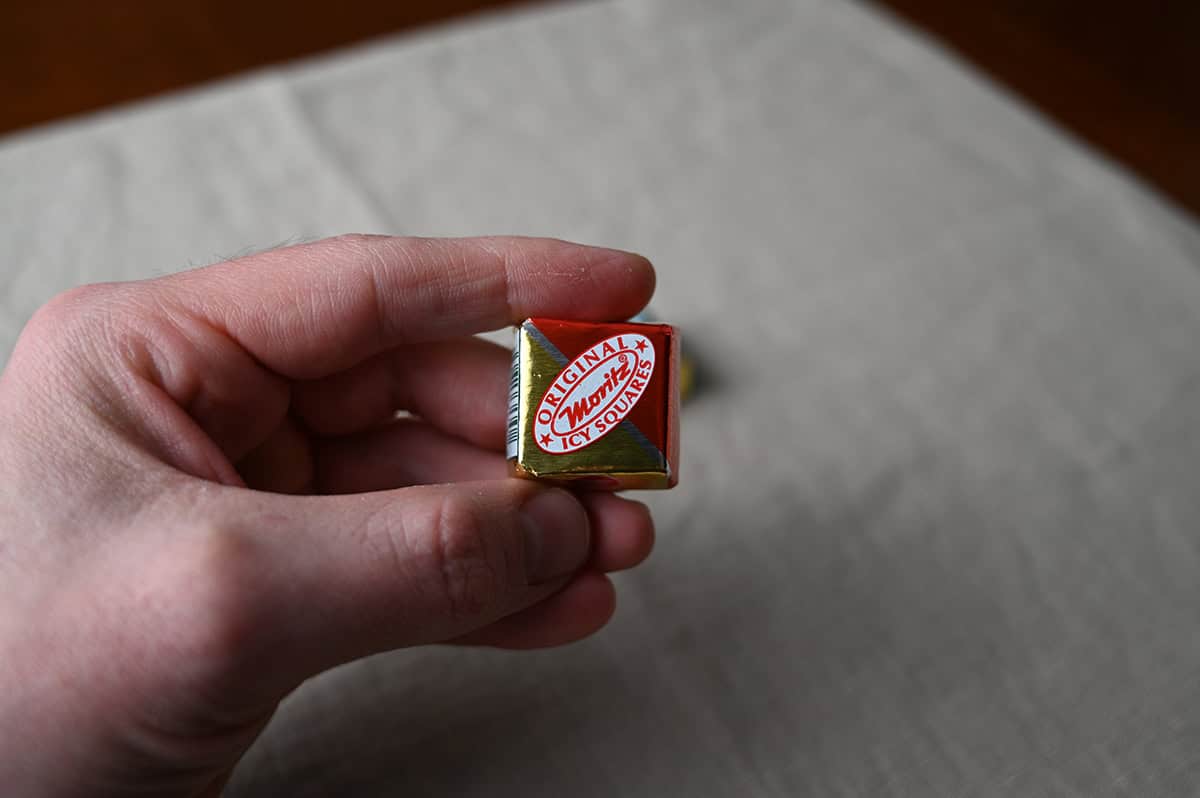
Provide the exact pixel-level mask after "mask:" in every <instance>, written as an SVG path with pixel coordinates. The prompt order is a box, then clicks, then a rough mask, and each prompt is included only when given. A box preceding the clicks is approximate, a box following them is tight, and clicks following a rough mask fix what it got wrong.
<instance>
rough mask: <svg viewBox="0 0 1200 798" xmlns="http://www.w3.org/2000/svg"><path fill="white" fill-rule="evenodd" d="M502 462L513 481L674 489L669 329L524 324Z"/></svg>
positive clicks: (675, 395) (673, 351)
mask: <svg viewBox="0 0 1200 798" xmlns="http://www.w3.org/2000/svg"><path fill="white" fill-rule="evenodd" d="M507 454H508V461H509V467H510V470H511V471H512V473H513V474H514V475H516V476H520V477H526V478H531V479H546V480H553V481H561V482H568V481H569V482H571V483H573V484H576V485H580V486H584V487H588V488H599V489H608V490H621V489H626V488H670V487H673V486H674V485H675V484H676V483H677V482H678V481H679V465H678V463H679V335H678V333H677V332H676V331H675V328H673V327H671V326H670V325H668V324H643V323H635V322H616V323H606V324H593V323H586V322H573V321H557V320H553V319H527V320H525V321H524V322H523V323H522V324H521V326H520V327H518V328H517V337H516V342H515V344H514V346H513V359H512V380H511V382H510V384H509V402H508V438H507Z"/></svg>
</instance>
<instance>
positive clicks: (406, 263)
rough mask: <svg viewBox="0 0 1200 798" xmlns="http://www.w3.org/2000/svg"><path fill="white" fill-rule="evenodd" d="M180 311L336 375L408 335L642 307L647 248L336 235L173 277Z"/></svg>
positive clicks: (309, 368)
mask: <svg viewBox="0 0 1200 798" xmlns="http://www.w3.org/2000/svg"><path fill="white" fill-rule="evenodd" d="M168 282H169V283H170V284H172V285H173V286H174V291H173V295H174V297H175V298H176V299H178V300H181V304H182V308H181V309H182V310H183V311H184V312H186V313H188V314H189V315H197V316H199V317H200V319H201V320H203V321H205V322H208V323H210V324H213V325H215V326H217V327H219V328H220V329H222V330H223V331H224V332H226V333H227V334H228V335H229V336H230V337H231V338H233V339H234V340H236V341H237V342H238V343H239V344H240V345H241V346H242V347H243V348H245V349H246V350H247V351H248V352H249V353H250V354H251V355H253V356H254V357H255V358H256V359H257V360H258V361H259V362H261V363H263V364H264V365H266V366H267V367H269V368H271V369H272V370H273V371H275V372H277V373H279V374H282V375H284V376H287V377H290V378H293V379H312V378H316V377H321V376H325V375H328V374H332V373H335V372H337V371H340V370H342V369H345V368H348V367H349V366H352V365H354V364H355V363H358V362H361V361H362V360H365V359H366V358H368V357H370V356H371V355H373V354H376V353H378V352H380V351H383V350H386V349H390V348H392V347H395V346H397V345H400V344H403V343H409V342H414V341H429V340H439V339H445V338H452V337H457V336H463V335H470V334H473V333H477V332H483V331H486V330H494V329H498V328H500V327H503V326H505V325H508V324H514V323H517V322H520V321H521V320H522V319H525V318H527V317H529V316H550V317H555V318H566V319H579V320H585V321H608V320H616V319H625V318H628V317H629V316H631V315H633V314H634V313H636V312H637V311H638V310H640V309H641V308H642V307H643V306H644V305H645V304H646V302H647V301H648V300H649V299H650V295H651V294H652V293H653V291H654V270H653V268H652V267H651V266H650V263H649V261H647V260H646V259H645V258H643V257H641V256H640V255H634V254H632V253H628V252H622V251H619V250H613V249H603V248H599V247H589V246H583V245H580V244H572V243H568V242H565V241H558V240H554V239H542V238H519V237H495V238H461V239H427V238H396V237H391V236H359V235H355V236H341V237H338V238H329V239H325V240H322V241H317V242H314V243H311V244H301V245H298V246H292V247H287V248H284V249H276V250H272V251H270V252H264V253H261V254H257V255H251V256H249V257H245V258H239V259H237V260H234V261H229V262H226V263H220V264H217V265H214V266H209V267H206V268H203V269H196V270H194V271H190V272H184V273H182V274H179V275H176V276H174V277H172V278H169V281H168Z"/></svg>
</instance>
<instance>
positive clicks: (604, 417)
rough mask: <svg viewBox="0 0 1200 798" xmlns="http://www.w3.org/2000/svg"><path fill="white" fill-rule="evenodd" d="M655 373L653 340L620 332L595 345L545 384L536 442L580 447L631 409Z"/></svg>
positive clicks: (564, 449)
mask: <svg viewBox="0 0 1200 798" xmlns="http://www.w3.org/2000/svg"><path fill="white" fill-rule="evenodd" d="M653 373H654V345H653V344H651V342H650V339H649V338H647V337H646V336H644V335H641V334H638V333H622V334H621V335H614V336H612V337H610V338H606V339H604V340H603V341H601V342H599V343H598V344H595V345H593V346H591V347H590V348H589V349H587V350H586V351H585V352H583V353H582V354H580V355H579V357H577V358H575V359H574V360H572V361H571V362H570V363H568V364H567V365H566V366H565V367H564V368H563V370H562V371H560V372H559V373H558V376H557V377H555V378H554V382H552V383H551V384H550V387H549V388H547V389H546V393H545V395H544V396H542V401H541V402H539V403H538V406H537V411H536V412H535V414H534V417H533V434H534V439H535V440H536V441H537V445H538V448H539V449H541V450H542V451H544V452H547V453H548V454H567V453H569V452H574V451H578V450H579V449H582V448H583V447H585V446H589V445H591V444H593V443H595V442H596V441H598V440H600V439H601V438H603V437H604V436H605V435H607V434H608V433H609V432H611V431H612V430H613V428H615V427H616V426H617V425H618V424H620V423H621V421H622V420H624V418H625V417H626V416H627V415H629V413H630V411H632V410H633V407H634V405H636V404H637V402H638V400H639V399H641V398H642V394H644V393H645V392H646V386H647V384H649V382H650V376H651V375H652V374H653Z"/></svg>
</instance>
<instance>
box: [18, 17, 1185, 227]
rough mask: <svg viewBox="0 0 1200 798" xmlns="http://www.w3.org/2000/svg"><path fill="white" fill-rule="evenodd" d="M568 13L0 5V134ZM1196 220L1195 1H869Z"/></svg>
mask: <svg viewBox="0 0 1200 798" xmlns="http://www.w3.org/2000/svg"><path fill="white" fill-rule="evenodd" d="M578 1H579V0H524V2H522V1H521V0H441V1H440V2H425V3H419V2H405V1H404V0H393V1H392V2H386V1H385V0H338V1H337V2H329V0H326V2H321V3H317V2H310V1H309V0H293V1H292V2H284V1H283V0H259V1H257V2H256V1H254V0H249V1H247V0H240V1H238V0H181V1H180V2H163V0H109V2H97V1H96V0H25V1H24V2H21V3H16V2H13V0H0V76H2V77H0V85H3V86H4V90H3V92H2V94H0V100H2V102H0V133H3V132H5V131H10V130H17V129H20V128H24V127H28V126H30V125H34V124H37V123H39V122H45V121H49V120H52V119H57V118H60V117H64V116H69V115H71V114H77V113H80V112H84V111H90V110H93V109H97V108H102V107H104V106H107V105H112V104H114V103H120V102H124V101H128V100H133V99H136V98H140V97H146V96H149V95H153V94H157V93H159V92H163V91H167V90H169V89H173V88H177V87H180V86H187V85H191V84H195V83H199V82H202V81H206V80H211V79H213V78H217V77H221V76H225V75H231V74H234V73H236V72H240V71H242V70H245V69H250V68H253V67H256V66H260V65H263V64H269V63H273V62H278V61H282V60H286V59H289V58H295V57H297V56H302V55H307V54H310V53H315V52H320V51H322V50H327V49H329V48H333V47H337V46H340V45H344V44H347V43H350V42H355V41H360V40H363V39H367V38H371V37H373V36H379V35H382V34H387V33H392V32H396V31H402V30H408V29H412V28H416V27H419V26H422V25H429V24H433V23H437V22H442V21H445V20H449V19H454V18H459V17H462V16H464V15H467V14H475V13H480V12H484V11H487V10H489V9H496V8H500V7H512V6H517V5H531V4H532V3H533V2H543V3H547V2H578ZM876 2H877V4H878V5H881V6H884V7H887V8H890V9H891V10H892V11H893V12H895V13H896V14H898V15H899V16H901V17H903V18H905V19H907V20H909V21H910V22H912V23H914V24H915V25H916V26H917V27H919V28H922V29H924V30H925V31H927V32H929V33H930V34H932V35H933V36H934V37H935V38H937V39H938V40H940V41H941V42H942V43H943V44H944V45H946V46H948V47H949V48H951V49H952V50H955V51H957V52H958V53H959V54H961V55H962V56H963V57H965V58H966V59H967V60H968V61H970V62H973V63H974V64H976V65H977V66H978V67H980V68H981V69H982V70H983V71H985V72H987V73H988V74H990V75H991V76H992V77H993V78H995V79H997V80H998V81H1000V82H1001V83H1004V84H1006V85H1007V86H1008V87H1009V88H1010V89H1011V90H1013V91H1015V92H1016V93H1017V94H1020V95H1022V96H1023V97H1024V98H1025V99H1026V100H1027V101H1028V102H1029V103H1031V104H1033V105H1035V106H1037V107H1038V108H1040V109H1041V110H1042V111H1043V112H1045V113H1046V114H1048V115H1049V116H1051V117H1053V118H1055V119H1056V120H1057V121H1058V122H1059V123H1060V124H1061V125H1063V126H1064V127H1066V128H1068V129H1070V130H1071V131H1073V132H1074V133H1075V134H1077V135H1078V136H1080V137H1082V138H1084V139H1086V140H1088V141H1090V142H1091V143H1092V145H1093V146H1095V147H1096V148H1098V149H1100V150H1102V151H1104V152H1106V153H1108V154H1109V155H1110V156H1112V157H1114V158H1116V159H1117V160H1120V161H1122V162H1124V163H1125V164H1126V165H1127V166H1128V167H1129V168H1131V169H1132V170H1133V171H1135V172H1137V173H1139V174H1140V175H1141V176H1142V177H1143V178H1144V179H1145V180H1146V181H1148V182H1149V183H1151V184H1153V185H1155V186H1157V187H1158V189H1159V190H1160V191H1162V192H1163V193H1164V194H1166V195H1168V196H1170V197H1172V198H1173V199H1174V200H1175V201H1176V202H1177V203H1179V204H1181V205H1183V206H1184V207H1186V208H1189V209H1190V210H1191V211H1192V212H1194V213H1197V214H1200V152H1198V149H1200V148H1198V146H1197V143H1198V142H1200V0H1139V2H1136V3H1135V2H1132V0H1128V1H1127V2H1116V0H876Z"/></svg>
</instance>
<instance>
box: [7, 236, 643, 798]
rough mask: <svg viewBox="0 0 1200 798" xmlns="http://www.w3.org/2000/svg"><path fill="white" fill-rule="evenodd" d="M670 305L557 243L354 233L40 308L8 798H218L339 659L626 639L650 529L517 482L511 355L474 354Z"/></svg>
mask: <svg viewBox="0 0 1200 798" xmlns="http://www.w3.org/2000/svg"><path fill="white" fill-rule="evenodd" d="M653 284H654V275H653V271H652V270H651V268H650V265H649V264H648V263H647V262H646V261H645V260H644V259H643V258H640V257H638V256H635V255H630V254H626V253H622V252H616V251H612V250H603V249H594V248H588V247H582V246H577V245H572V244H566V243H563V242H557V241H546V240H536V239H466V240H426V239H397V238H388V237H382V236H379V237H366V236H353V237H343V238H337V239H329V240H325V241H319V242H316V243H313V244H306V245H302V246H297V247H290V248H287V249H280V250H275V251H271V252H266V253H263V254H259V255H254V256H251V257H247V258H242V259H240V260H237V261H232V262H229V263H222V264H218V265H216V266H211V267H207V268H204V269H198V270H195V271H191V272H185V273H182V274H177V275H173V276H170V277H165V278H161V279H157V280H149V281H144V282H138V283H124V284H109V285H100V286H90V287H85V288H82V289H76V290H73V291H70V292H67V293H66V294H64V295H62V296H60V297H58V298H56V299H55V300H53V301H52V302H51V303H50V304H48V305H47V306H46V307H45V308H43V309H42V310H40V311H39V312H38V313H37V314H36V315H35V317H34V318H33V320H32V321H31V322H30V323H29V325H28V326H27V327H26V329H25V331H24V332H23V334H22V336H21V339H20V340H19V342H18V344H17V346H16V348H15V350H14V352H13V355H12V358H11V361H10V362H9V365H8V367H7V369H6V370H5V371H4V373H3V375H0V751H2V753H0V785H3V792H4V794H5V795H6V796H25V795H37V796H57V795H86V796H100V795H126V794H153V795H179V796H192V795H215V794H217V793H219V792H220V790H221V787H222V785H223V784H224V782H225V780H226V779H227V778H228V775H229V773H230V771H231V770H232V768H233V766H234V764H235V762H236V761H237V759H238V758H239V757H240V756H241V754H242V753H243V752H244V751H245V749H246V748H247V747H248V746H249V744H250V743H251V742H252V741H253V740H254V738H255V737H256V736H257V735H258V734H259V732H260V731H261V730H262V729H263V727H264V726H265V724H266V722H267V721H268V719H269V718H270V717H271V714H272V712H273V711H274V708H275V706H276V705H277V704H278V702H279V701H280V699H281V698H283V697H284V696H285V695H286V694H287V693H288V692H289V691H291V690H293V689H294V688H295V687H297V686H298V685H299V684H300V683H301V682H302V681H303V680H304V679H306V678H308V677H309V676H312V675H314V674H317V673H320V672H321V671H323V670H326V669H328V668H330V667H333V666H334V665H337V664H339V663H343V662H347V661H350V660H353V659H356V658H359V657H362V656H365V655H367V654H371V653H375V652H379V651H385V650H389V649H395V648H400V647H405V646H413V645H419V644H423V643H433V642H441V641H452V642H458V643H470V644H482V645H494V646H504V647H515V648H523V647H537V646H550V645H557V644H560V643H565V642H568V641H571V640H575V639H577V638H580V637H583V636H585V635H588V634H590V633H591V632H593V631H595V630H596V629H598V628H600V627H601V626H602V625H603V624H604V623H605V622H606V621H607V620H608V618H609V616H610V615H611V613H612V610H613V601H614V596H613V588H612V585H611V583H610V582H609V581H608V579H607V578H606V577H605V576H604V575H603V574H604V572H606V571H612V570H618V569H621V568H626V567H630V566H632V565H635V564H637V563H638V562H640V561H641V560H642V559H643V558H644V557H645V556H646V555H647V554H648V553H649V549H650V546H651V544H652V538H653V527H652V524H651V521H650V517H649V514H648V513H647V511H646V509H645V507H644V506H642V505H641V504H638V503H636V502H632V501H628V500H625V499H622V498H619V497H616V496H613V495H605V494H595V495H584V496H580V497H578V498H576V497H573V496H572V494H570V493H568V492H566V491H564V490H561V489H552V488H546V487H543V486H541V485H538V484H535V483H531V482H525V481H520V480H513V479H506V478H504V474H505V464H504V456H503V454H502V452H503V444H504V440H503V438H504V421H505V400H506V396H507V390H506V388H507V383H508V376H509V373H508V370H509V360H508V353H507V352H506V351H505V350H503V349H502V348H500V347H497V346H495V345H493V344H490V343H487V342H484V341H481V340H479V339H476V338H472V337H470V335H471V334H472V333H475V332H478V331H482V330H487V329H494V328H498V327H501V326H504V325H506V324H510V323H513V322H517V321H519V320H521V319H522V318H524V317H526V316H552V317H559V318H578V319H588V320H610V319H621V318H625V317H628V316H630V315H632V314H633V313H634V312H636V311H637V310H638V309H640V308H641V307H642V305H643V304H644V303H645V302H646V301H647V299H648V298H649V296H650V294H651V292H652V291H653ZM398 409H406V410H409V411H411V412H412V413H413V415H414V416H415V418H414V417H410V418H397V417H396V411H397V410H398Z"/></svg>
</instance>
